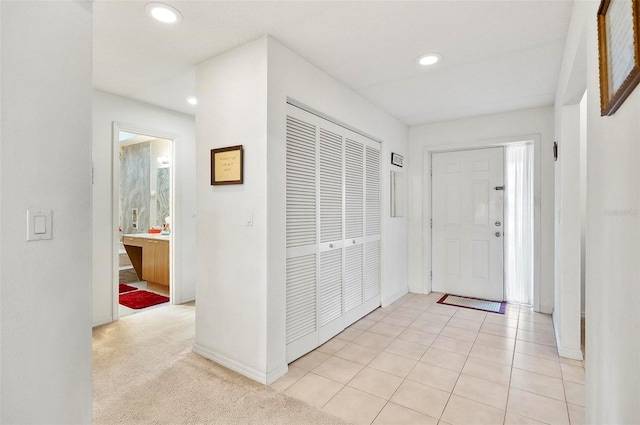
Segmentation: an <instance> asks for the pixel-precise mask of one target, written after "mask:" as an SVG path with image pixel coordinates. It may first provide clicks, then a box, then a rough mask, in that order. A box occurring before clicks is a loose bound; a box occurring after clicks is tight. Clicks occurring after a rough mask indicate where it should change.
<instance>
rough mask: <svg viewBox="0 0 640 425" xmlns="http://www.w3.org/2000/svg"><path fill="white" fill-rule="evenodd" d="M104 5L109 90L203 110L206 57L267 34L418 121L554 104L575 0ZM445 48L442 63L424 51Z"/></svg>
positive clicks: (98, 77) (99, 63)
mask: <svg viewBox="0 0 640 425" xmlns="http://www.w3.org/2000/svg"><path fill="white" fill-rule="evenodd" d="M164 2H165V3H169V4H171V5H173V6H175V7H176V8H178V9H179V10H180V11H181V12H182V15H183V19H182V21H181V22H179V23H178V24H176V25H173V26H169V25H166V24H161V23H158V22H155V21H153V20H152V19H151V18H150V17H149V16H148V15H146V13H145V10H144V7H145V4H146V3H147V2H146V1H135V0H133V1H131V0H129V1H113V0H97V1H96V2H95V3H94V83H95V87H96V88H97V89H99V90H104V91H107V92H111V93H115V94H118V95H122V96H126V97H131V98H134V99H138V100H141V101H144V102H148V103H151V104H155V105H158V106H162V107H165V108H170V109H174V110H177V111H181V112H185V113H189V114H194V113H195V107H193V106H191V105H189V104H187V102H186V100H185V99H186V98H187V97H188V96H190V95H195V66H196V65H197V64H198V63H200V62H202V61H205V60H207V59H209V58H212V57H214V56H216V55H218V54H220V53H223V52H225V51H227V50H230V49H232V48H234V47H237V46H240V45H242V44H244V43H246V42H248V41H251V40H255V39H257V38H259V37H261V36H263V35H265V34H268V35H271V36H272V37H274V38H275V39H276V40H278V41H279V42H281V43H282V44H284V45H285V46H287V47H289V48H290V49H292V50H293V51H295V52H296V53H298V54H299V55H300V56H303V57H304V58H306V59H307V60H308V61H310V62H311V63H313V64H314V65H316V66H317V67H318V68H320V69H322V70H324V71H325V72H326V73H328V74H329V75H331V76H333V77H334V78H336V79H337V80H339V81H340V82H342V83H343V84H344V85H346V86H348V87H350V88H352V89H353V90H355V91H356V92H358V93H359V94H360V95H362V96H363V97H365V98H366V99H368V100H369V101H371V102H372V103H374V104H376V105H378V106H379V107H380V108H382V109H384V110H386V111H387V112H389V113H390V114H391V115H393V116H395V117H397V118H399V119H400V120H402V121H403V122H405V123H406V124H408V125H415V124H421V123H428V122H437V121H444V120H451V119H457V118H463V117H469V116H476V115H485V114H491V113H498V112H504V111H509V110H515V109H524V108H531V107H539V106H548V105H552V104H553V100H554V97H555V91H556V85H557V81H558V73H559V71H560V64H561V59H562V53H563V48H564V40H565V36H566V33H567V29H568V26H569V20H570V15H571V8H572V0H533V1H519V0H510V1H482V0H473V1H458V0H448V1H410V2H405V1H353V2H344V1H273V2H272V1H258V2H245V1H226V2H225V1H221V2H220V1H175V0H168V1H164ZM432 51H435V52H439V53H441V54H442V55H443V56H444V60H443V61H442V62H441V63H439V64H437V65H436V66H435V67H433V68H432V69H425V68H421V67H419V66H418V65H417V64H416V58H417V57H418V56H420V55H421V54H423V53H427V52H432Z"/></svg>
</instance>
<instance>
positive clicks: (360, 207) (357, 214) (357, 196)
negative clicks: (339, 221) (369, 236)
mask: <svg viewBox="0 0 640 425" xmlns="http://www.w3.org/2000/svg"><path fill="white" fill-rule="evenodd" d="M353 138H355V137H353ZM344 176H345V238H346V239H345V242H344V245H345V247H346V248H345V271H344V273H345V279H344V297H345V302H344V310H345V313H347V312H350V311H353V310H354V309H356V308H357V307H359V306H361V305H362V302H363V288H362V266H363V265H362V241H363V240H362V236H363V235H364V200H365V198H364V144H362V143H361V142H359V141H356V140H352V138H349V137H347V139H346V143H345V166H344ZM356 316H357V313H356Z"/></svg>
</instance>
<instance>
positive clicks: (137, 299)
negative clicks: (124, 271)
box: [120, 290, 169, 310]
mask: <svg viewBox="0 0 640 425" xmlns="http://www.w3.org/2000/svg"><path fill="white" fill-rule="evenodd" d="M168 301H169V298H168V297H165V296H164V295H158V294H154V293H153V292H148V291H143V290H139V291H133V292H127V293H125V294H121V295H120V304H122V305H123V306H125V307H129V308H133V309H135V310H140V309H141V308H146V307H151V306H152V305H156V304H162V303H166V302H168Z"/></svg>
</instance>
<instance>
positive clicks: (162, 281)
mask: <svg viewBox="0 0 640 425" xmlns="http://www.w3.org/2000/svg"><path fill="white" fill-rule="evenodd" d="M123 243H124V248H125V249H126V251H127V254H129V258H130V259H131V264H133V268H134V269H135V271H136V274H137V275H138V278H140V279H141V280H146V281H147V286H148V287H149V288H150V289H157V290H160V291H163V292H164V291H166V292H168V291H169V283H170V270H169V264H170V260H169V241H168V240H166V239H154V238H145V237H139V236H136V237H130V236H125V237H124V238H123Z"/></svg>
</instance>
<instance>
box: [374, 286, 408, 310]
mask: <svg viewBox="0 0 640 425" xmlns="http://www.w3.org/2000/svg"><path fill="white" fill-rule="evenodd" d="M408 293H409V288H405V289H401V290H399V291H398V292H396V293H395V294H393V295H391V296H390V297H386V298H382V299H381V300H380V302H381V304H382V307H387V306H388V305H390V304H393V303H394V302H396V301H397V300H399V299H400V298H402V297H403V296H404V295H406V294H408Z"/></svg>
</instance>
